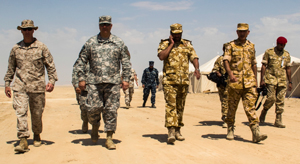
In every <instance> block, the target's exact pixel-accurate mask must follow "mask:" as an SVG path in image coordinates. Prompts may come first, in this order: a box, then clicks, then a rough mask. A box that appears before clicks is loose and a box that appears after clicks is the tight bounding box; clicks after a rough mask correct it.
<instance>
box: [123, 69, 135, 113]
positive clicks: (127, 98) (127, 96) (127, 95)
mask: <svg viewBox="0 0 300 164" xmlns="http://www.w3.org/2000/svg"><path fill="white" fill-rule="evenodd" d="M130 73H131V77H130V81H129V88H128V89H126V90H123V92H124V94H125V104H126V109H129V107H130V102H131V100H132V95H133V93H134V80H135V82H136V85H137V86H138V85H139V84H138V80H137V74H136V72H135V70H134V69H133V68H131V71H130ZM122 81H123V77H122Z"/></svg>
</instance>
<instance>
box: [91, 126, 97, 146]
mask: <svg viewBox="0 0 300 164" xmlns="http://www.w3.org/2000/svg"><path fill="white" fill-rule="evenodd" d="M98 130H99V124H93V125H92V133H91V138H92V141H93V142H94V143H96V142H97V141H98V138H99V135H98Z"/></svg>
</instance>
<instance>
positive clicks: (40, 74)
mask: <svg viewBox="0 0 300 164" xmlns="http://www.w3.org/2000/svg"><path fill="white" fill-rule="evenodd" d="M34 39H35V41H34V42H33V43H32V44H31V45H30V46H28V47H26V46H25V43H24V41H20V42H19V43H17V44H16V45H14V46H13V48H12V50H11V52H10V56H9V60H8V69H7V72H6V75H5V77H4V81H5V86H6V87H8V86H10V83H11V82H12V81H13V78H14V75H15V74H16V78H15V81H14V83H13V86H12V90H14V91H19V92H28V93H43V92H45V88H46V84H45V67H46V69H47V74H48V79H49V83H51V84H53V85H54V84H55V81H57V74H56V69H55V65H54V62H53V57H52V55H51V53H50V51H49V49H48V48H47V46H46V45H45V44H43V43H42V42H40V41H38V40H36V38H34Z"/></svg>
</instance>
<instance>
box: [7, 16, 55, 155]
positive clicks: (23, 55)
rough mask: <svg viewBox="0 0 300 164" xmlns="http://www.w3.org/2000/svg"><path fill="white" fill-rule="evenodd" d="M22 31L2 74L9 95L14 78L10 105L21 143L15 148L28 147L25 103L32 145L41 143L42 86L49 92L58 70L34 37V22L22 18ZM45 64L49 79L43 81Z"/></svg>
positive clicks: (43, 45)
mask: <svg viewBox="0 0 300 164" xmlns="http://www.w3.org/2000/svg"><path fill="white" fill-rule="evenodd" d="M17 29H18V30H21V32H22V34H23V40H22V41H20V42H19V43H17V44H16V45H14V47H13V48H12V50H11V52H10V56H9V60H8V69H7V72H6V75H5V77H4V81H5V94H6V96H7V97H9V98H11V89H10V83H11V82H12V81H13V79H14V75H15V81H14V83H13V86H12V90H13V108H14V109H15V111H16V115H17V130H18V133H17V135H18V138H19V139H20V144H19V145H18V146H17V147H15V151H18V152H25V151H28V143H27V138H28V137H29V136H30V133H29V130H28V123H27V112H28V105H29V107H30V113H31V122H32V131H33V133H34V137H33V140H34V141H33V145H34V146H36V147H38V146H41V138H40V133H42V127H43V126H42V114H43V111H44V107H45V90H46V91H47V92H52V90H53V89H54V84H55V81H57V74H56V69H55V65H54V62H53V57H52V55H51V53H50V51H49V50H48V48H47V46H46V45H45V44H43V43H42V42H40V41H38V40H37V39H36V38H34V37H33V33H34V30H37V29H38V27H35V26H34V23H33V21H32V20H23V21H22V23H21V26H18V27H17ZM45 67H46V69H47V73H48V79H49V82H48V84H47V85H45Z"/></svg>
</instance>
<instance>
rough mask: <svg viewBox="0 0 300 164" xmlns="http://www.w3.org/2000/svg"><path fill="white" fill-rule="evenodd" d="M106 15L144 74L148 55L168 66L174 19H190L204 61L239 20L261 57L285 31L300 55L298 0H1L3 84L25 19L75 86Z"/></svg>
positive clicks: (188, 30) (188, 28) (186, 30)
mask: <svg viewBox="0 0 300 164" xmlns="http://www.w3.org/2000/svg"><path fill="white" fill-rule="evenodd" d="M102 15H111V16H112V22H113V28H112V33H113V34H115V35H117V36H119V37H121V38H122V39H123V40H124V42H125V44H126V45H127V46H128V48H129V51H130V53H131V56H132V58H131V62H132V65H133V68H134V69H135V70H136V72H137V74H138V77H139V79H140V80H141V76H142V72H143V70H144V69H145V68H146V67H148V61H149V60H153V61H155V64H154V67H156V68H157V69H158V70H159V71H161V70H162V65H163V62H162V61H160V60H159V59H158V58H157V47H158V44H159V42H160V40H161V39H165V38H168V36H169V27H170V25H171V24H173V23H181V24H182V25H183V38H185V39H188V40H191V41H192V44H193V45H194V48H195V50H196V53H197V55H198V56H199V59H200V65H201V64H204V63H205V62H207V61H209V60H210V59H212V58H213V57H215V56H216V55H218V54H221V51H222V45H223V43H225V42H229V41H231V40H233V39H236V37H237V36H236V32H235V30H236V25H237V23H239V22H245V23H248V24H249V26H250V35H249V36H248V39H249V40H250V41H252V42H253V43H254V44H255V47H256V55H257V56H258V55H260V54H262V53H263V52H264V51H265V50H266V49H268V48H271V47H273V46H274V45H275V41H276V39H277V37H279V36H284V37H286V38H287V39H288V43H287V46H286V50H287V51H289V52H290V54H291V55H292V56H295V57H298V58H300V54H299V52H298V51H297V50H298V49H299V48H298V46H299V40H300V1H298V0H285V1H282V0H280V1H279V0H252V1H246V0H239V1H237V0H227V1H224V0H172V1H162V0H155V1H137V0H127V1H121V0H111V1H101V0H97V1H96V0H86V1H79V0H51V1H42V0H39V1H38V0H27V1H23V0H14V1H8V0H0V20H1V23H0V50H1V55H0V77H1V78H2V82H1V81H0V84H3V83H4V81H3V78H4V75H5V73H6V70H7V61H8V57H9V52H10V50H11V48H12V47H13V45H14V44H15V43H17V42H18V41H20V40H22V34H21V32H20V31H18V30H17V29H16V28H17V26H18V25H20V24H21V21H22V20H24V19H32V20H33V21H34V22H35V25H36V26H38V27H39V29H38V30H37V31H35V33H34V36H35V37H36V38H37V39H38V40H40V41H42V42H44V43H45V44H46V45H47V46H48V48H49V49H50V52H51V53H52V55H53V57H54V62H55V64H56V68H57V73H58V77H59V81H58V82H57V83H56V85H69V84H71V83H70V82H71V73H72V65H73V63H74V62H75V60H76V59H77V57H78V53H79V51H80V49H81V47H82V45H83V44H84V43H85V41H86V40H87V39H88V38H90V37H92V36H94V35H96V34H97V33H99V29H98V18H99V16H102ZM258 66H260V63H258ZM139 83H140V81H139Z"/></svg>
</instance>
